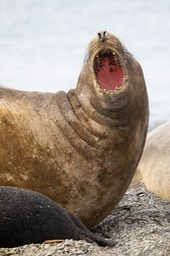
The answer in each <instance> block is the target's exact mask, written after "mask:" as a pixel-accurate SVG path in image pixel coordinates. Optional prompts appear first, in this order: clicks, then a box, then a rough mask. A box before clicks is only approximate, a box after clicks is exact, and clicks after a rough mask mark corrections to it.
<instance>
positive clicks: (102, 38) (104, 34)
mask: <svg viewBox="0 0 170 256" xmlns="http://www.w3.org/2000/svg"><path fill="white" fill-rule="evenodd" d="M97 36H98V38H99V41H101V42H104V41H105V40H106V37H107V31H106V30H104V31H101V32H99V33H97Z"/></svg>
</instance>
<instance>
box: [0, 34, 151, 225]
mask: <svg viewBox="0 0 170 256" xmlns="http://www.w3.org/2000/svg"><path fill="white" fill-rule="evenodd" d="M147 126H148V97H147V91H146V87H145V81H144V78H143V73H142V69H141V66H140V64H139V63H138V62H137V61H136V60H135V59H134V58H133V56H132V55H131V54H130V53H129V52H128V51H127V50H126V49H125V47H124V46H123V45H122V44H121V42H120V41H119V40H118V39H117V37H115V36H114V35H111V34H109V33H106V32H102V33H98V35H97V37H95V38H94V39H93V40H92V41H91V43H90V45H89V47H88V53H87V57H86V60H85V63H84V66H83V68H82V71H81V73H80V77H79V79H78V83H77V87H76V89H72V90H70V91H69V92H68V93H65V92H62V91H60V92H57V93H38V92H25V91H16V90H11V89H5V88H2V89H0V139H1V146H0V184H1V185H10V186H17V187H23V188H29V189H32V190H36V191H38V192H41V193H43V194H45V195H47V196H49V197H50V198H51V199H53V200H54V201H56V202H57V203H59V204H61V205H62V206H64V207H65V208H67V209H69V210H70V211H71V212H73V213H75V214H76V215H77V216H78V217H79V218H80V219H81V220H82V221H83V222H84V224H85V225H86V226H88V227H91V226H94V225H95V224H97V223H99V222H100V221H101V220H103V219H104V218H105V217H106V216H107V215H108V214H109V213H110V212H111V211H112V209H113V207H114V206H116V205H117V204H118V202H119V201H120V199H121V198H122V196H123V195H124V193H125V191H126V189H127V188H128V186H129V184H130V182H131V179H132V177H133V174H134V171H135V169H136V166H137V164H138V161H139V159H140V156H141V153H142V150H143V146H144V142H145V136H146V132H147Z"/></svg>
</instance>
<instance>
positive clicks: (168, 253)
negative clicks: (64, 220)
mask: <svg viewBox="0 0 170 256" xmlns="http://www.w3.org/2000/svg"><path fill="white" fill-rule="evenodd" d="M92 231H93V232H94V233H96V234H98V235H100V236H103V237H106V238H107V239H108V238H112V239H114V240H116V241H117V245H116V246H115V247H112V248H110V247H107V248H106V247H105V248H104V247H99V246H97V245H96V244H89V243H87V242H84V241H73V240H65V241H64V242H61V243H53V244H30V245H25V246H20V247H16V248H0V256H7V255H8V256H21V255H23V256H67V255H69V256H79V255H80V256H84V255H89V256H100V255H102V256H113V255H115V256H124V255H128V256H170V202H167V201H166V200H163V199H161V198H158V197H156V196H155V195H153V194H152V193H150V192H149V191H147V190H146V188H145V187H144V186H140V187H138V188H133V189H131V190H128V191H127V192H126V194H125V195H124V197H123V199H122V201H121V202H120V203H119V205H118V206H117V208H115V209H114V210H113V212H112V214H111V215H109V216H108V217H107V218H106V219H105V220H104V221H103V222H101V223H100V224H99V225H98V226H96V227H95V228H93V229H92Z"/></svg>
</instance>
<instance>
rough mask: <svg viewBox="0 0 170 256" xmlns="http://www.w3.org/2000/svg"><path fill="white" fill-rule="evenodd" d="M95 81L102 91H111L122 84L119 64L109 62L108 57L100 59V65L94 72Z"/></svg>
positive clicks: (121, 71) (121, 72)
mask: <svg viewBox="0 0 170 256" xmlns="http://www.w3.org/2000/svg"><path fill="white" fill-rule="evenodd" d="M96 77H97V81H98V83H99V85H100V87H101V88H102V89H106V90H113V89H115V88H116V87H117V88H119V87H121V85H122V83H123V70H122V68H121V67H120V65H119V63H117V62H113V61H110V58H109V57H108V56H106V57H100V65H99V67H98V68H97V71H96Z"/></svg>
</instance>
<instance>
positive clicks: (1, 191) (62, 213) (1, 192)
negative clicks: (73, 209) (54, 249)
mask: <svg viewBox="0 0 170 256" xmlns="http://www.w3.org/2000/svg"><path fill="white" fill-rule="evenodd" d="M0 231H1V232H0V247H16V246H20V245H24V244H30V243H42V242H44V241H45V240H48V239H74V240H80V239H81V240H85V241H87V242H90V243H92V242H96V243H98V244H99V245H102V246H113V245H115V243H114V242H113V241H108V240H104V238H100V237H98V236H96V235H94V234H93V233H92V232H90V231H89V230H88V229H87V228H86V227H85V226H84V225H83V223H82V222H81V221H80V220H79V219H78V218H77V217H76V216H75V215H73V214H72V213H70V212H69V211H67V210H65V209H64V208H62V207H60V206H59V205H58V204H56V203H55V202H53V201H52V200H51V199H49V198H48V197H46V196H43V195H42V194H40V193H37V192H33V191H30V190H27V189H19V188H14V187H3V186H1V187H0Z"/></svg>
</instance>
